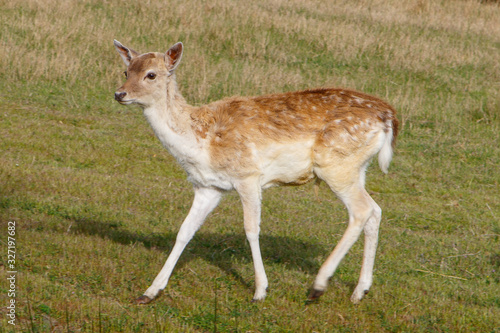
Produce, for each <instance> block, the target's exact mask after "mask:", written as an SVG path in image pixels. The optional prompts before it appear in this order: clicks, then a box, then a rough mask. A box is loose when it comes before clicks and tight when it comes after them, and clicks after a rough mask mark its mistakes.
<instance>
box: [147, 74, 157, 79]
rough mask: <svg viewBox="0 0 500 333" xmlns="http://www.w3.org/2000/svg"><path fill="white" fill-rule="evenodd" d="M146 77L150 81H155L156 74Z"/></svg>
mask: <svg viewBox="0 0 500 333" xmlns="http://www.w3.org/2000/svg"><path fill="white" fill-rule="evenodd" d="M146 77H147V78H148V79H150V80H154V79H156V74H155V73H148V75H146Z"/></svg>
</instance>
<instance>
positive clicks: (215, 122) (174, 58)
mask: <svg viewBox="0 0 500 333" xmlns="http://www.w3.org/2000/svg"><path fill="white" fill-rule="evenodd" d="M114 46H115V48H116V50H117V51H118V54H119V55H120V56H121V58H122V59H123V61H124V63H125V65H126V66H127V70H126V72H125V76H126V81H125V83H124V84H123V85H122V86H121V87H120V88H119V89H118V90H117V91H116V92H115V95H114V98H115V99H116V101H117V102H118V103H120V104H122V105H130V104H137V105H138V106H140V108H142V111H143V113H144V115H145V117H146V119H147V121H148V122H149V124H150V125H151V127H152V129H153V131H154V133H155V135H156V136H157V138H158V139H159V140H160V141H161V143H162V144H163V146H164V147H165V148H166V149H167V150H168V151H169V152H170V154H171V155H173V157H175V159H176V160H177V161H178V163H179V164H180V165H181V166H182V167H183V168H184V170H185V171H186V173H187V179H188V180H189V182H191V183H192V185H193V189H194V199H193V203H192V206H191V208H190V210H189V213H188V214H187V216H186V218H185V220H184V221H183V223H182V224H181V227H180V229H179V231H178V233H177V236H176V240H175V243H174V246H173V248H172V250H171V252H170V254H169V255H168V257H167V260H166V262H165V264H164V266H163V268H162V269H161V271H160V272H159V274H158V275H157V276H156V278H155V279H154V281H153V283H152V284H151V286H150V287H149V288H148V289H147V290H146V291H145V292H144V293H143V294H142V295H141V296H140V297H139V298H137V299H136V300H135V302H136V303H137V304H147V303H150V302H151V301H152V300H153V299H155V297H156V296H158V294H159V293H160V292H161V291H163V290H164V289H165V288H166V286H167V284H168V281H169V279H170V277H171V274H172V271H173V269H174V266H175V265H176V263H177V261H178V259H179V257H180V255H181V253H182V252H183V250H184V248H185V247H186V246H187V244H188V243H189V241H190V240H191V239H192V238H193V236H194V235H195V233H196V232H197V231H198V230H199V229H200V227H201V226H202V224H203V223H204V221H205V219H206V217H207V216H208V215H209V214H210V212H212V211H213V210H214V208H215V207H216V206H217V205H218V203H219V201H220V200H221V197H222V196H223V194H224V193H226V192H228V191H232V190H235V191H236V192H237V193H238V195H239V197H240V200H241V204H242V206H243V226H244V231H245V235H246V239H247V241H248V243H249V245H250V250H251V254H252V260H253V266H254V272H255V294H254V296H253V301H261V300H263V299H264V298H265V297H266V293H267V288H268V279H267V276H266V272H265V269H264V264H263V259H262V255H261V250H260V245H259V233H260V223H261V201H262V191H263V190H264V189H266V188H269V187H272V186H280V185H303V184H306V183H309V182H312V181H315V183H314V189H315V192H316V193H317V186H319V184H320V183H321V182H325V183H326V184H327V185H328V187H329V188H330V189H331V191H332V192H333V193H334V194H335V195H336V196H337V197H338V198H339V199H340V200H341V201H342V202H343V204H344V205H345V206H346V208H347V211H348V215H349V220H348V224H347V228H346V230H345V233H344V234H343V236H342V237H341V239H340V240H339V242H338V243H337V245H336V246H335V247H334V249H333V252H331V254H330V255H329V256H328V258H327V259H326V261H325V262H324V263H323V264H322V265H321V267H320V269H319V271H318V274H317V276H316V278H315V280H314V283H313V285H312V287H311V288H310V290H309V295H308V298H307V299H308V300H309V301H316V300H318V299H319V297H320V296H321V295H323V294H324V292H325V291H326V289H327V285H328V281H329V279H330V278H331V277H332V276H333V274H334V272H335V270H336V269H337V266H338V265H339V264H340V262H341V260H342V259H343V258H344V256H345V255H346V253H347V252H348V251H349V249H350V248H351V247H352V245H353V244H354V243H355V242H356V241H357V240H358V238H359V237H360V235H361V233H362V232H363V233H364V235H365V238H364V249H363V261H362V266H361V273H360V277H359V280H358V284H357V286H356V288H355V289H354V292H353V294H352V296H351V301H352V302H353V303H358V302H359V301H361V299H362V298H363V297H364V296H365V295H366V294H367V293H368V291H369V290H370V287H371V285H372V280H373V268H374V263H375V253H376V249H377V244H378V233H379V227H380V222H381V218H382V210H381V208H380V207H379V206H378V205H377V203H376V202H375V201H374V200H373V199H372V198H371V196H370V195H369V194H368V192H367V191H366V189H365V174H366V169H367V167H368V165H369V163H370V161H371V160H372V158H373V157H374V156H375V155H377V154H378V163H379V166H380V168H381V170H382V171H383V172H384V173H387V172H388V168H389V164H390V162H391V160H392V157H393V149H394V146H395V139H396V137H397V134H398V120H397V118H396V111H395V110H394V108H393V107H391V106H390V105H389V104H387V103H386V102H384V101H383V100H381V99H379V98H377V97H373V96H370V95H367V94H365V93H361V92H358V91H355V90H348V89H341V88H317V89H309V90H303V91H296V92H285V93H276V94H270V95H265V96H257V97H239V96H235V97H229V98H224V99H222V100H219V101H215V102H211V103H209V104H207V105H202V106H192V105H190V104H188V103H187V102H186V100H185V99H184V97H183V96H182V95H181V93H180V91H179V88H178V85H177V81H176V69H177V67H178V66H179V63H180V61H181V59H182V54H183V50H184V46H183V44H182V43H181V42H178V43H176V44H174V45H173V46H172V47H171V48H169V49H168V51H167V52H165V53H161V52H149V53H142V54H141V53H139V52H136V51H134V50H133V49H131V48H128V47H126V46H124V45H122V44H121V43H120V42H118V41H117V40H114Z"/></svg>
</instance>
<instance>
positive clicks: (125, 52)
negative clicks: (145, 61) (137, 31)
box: [113, 39, 139, 67]
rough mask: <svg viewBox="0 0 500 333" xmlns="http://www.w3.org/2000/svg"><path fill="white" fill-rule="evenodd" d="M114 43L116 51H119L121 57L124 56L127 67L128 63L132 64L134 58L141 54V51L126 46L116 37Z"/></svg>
mask: <svg viewBox="0 0 500 333" xmlns="http://www.w3.org/2000/svg"><path fill="white" fill-rule="evenodd" d="M113 43H114V44H115V48H116V51H118V54H119V55H120V57H122V59H123V62H124V63H125V65H127V67H128V65H130V61H131V60H132V58H134V57H137V56H138V55H139V53H137V52H136V51H134V50H132V49H129V48H128V47H126V46H124V45H123V44H122V43H120V42H119V41H117V40H116V39H115V40H114V41H113Z"/></svg>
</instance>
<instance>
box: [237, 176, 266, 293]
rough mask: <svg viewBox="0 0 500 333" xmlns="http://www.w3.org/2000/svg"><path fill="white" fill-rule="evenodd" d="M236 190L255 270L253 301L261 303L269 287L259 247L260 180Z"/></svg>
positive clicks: (240, 185)
mask: <svg viewBox="0 0 500 333" xmlns="http://www.w3.org/2000/svg"><path fill="white" fill-rule="evenodd" d="M236 190H237V191H238V193H239V195H240V198H241V203H242V204H243V218H244V226H245V234H246V236H247V239H248V242H249V243H250V249H251V251H252V258H253V265H254V269H255V295H254V297H253V300H254V301H259V300H263V299H264V298H265V297H266V290H267V286H268V282H267V276H266V272H265V270H264V263H263V262H262V255H261V253H260V245H259V232H260V206H261V188H260V184H259V182H258V179H252V180H247V181H245V182H244V183H242V184H239V186H237V188H236Z"/></svg>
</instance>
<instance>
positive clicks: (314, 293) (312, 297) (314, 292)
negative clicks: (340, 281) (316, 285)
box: [307, 289, 325, 301]
mask: <svg viewBox="0 0 500 333" xmlns="http://www.w3.org/2000/svg"><path fill="white" fill-rule="evenodd" d="M324 293H325V291H324V290H318V289H311V291H310V292H309V296H307V300H308V301H316V300H317V299H319V298H320V297H321V295H323V294H324Z"/></svg>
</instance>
